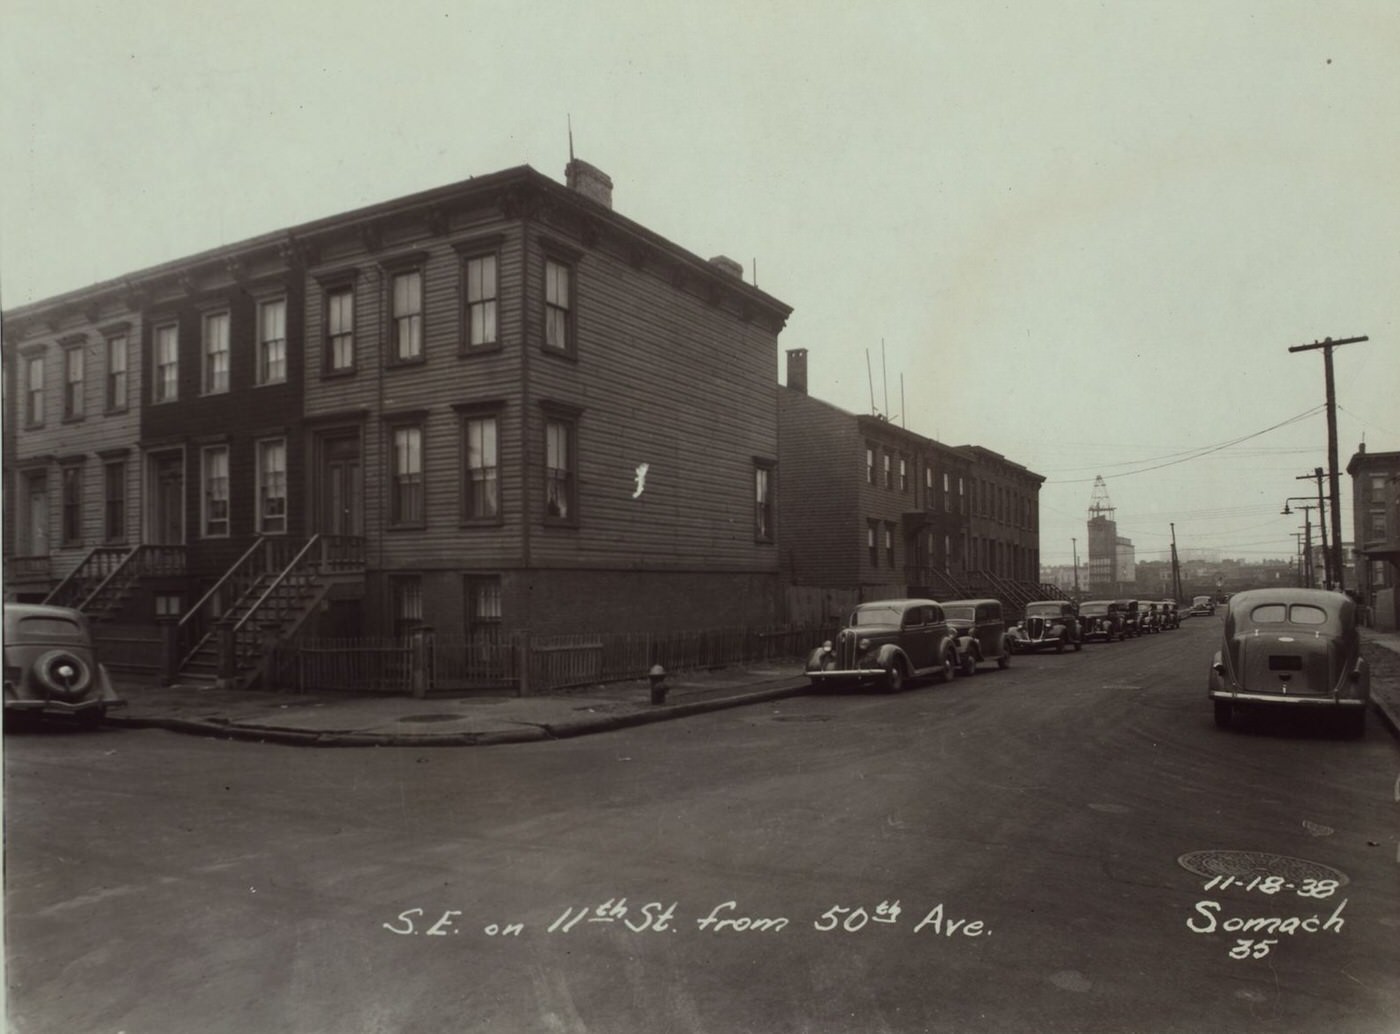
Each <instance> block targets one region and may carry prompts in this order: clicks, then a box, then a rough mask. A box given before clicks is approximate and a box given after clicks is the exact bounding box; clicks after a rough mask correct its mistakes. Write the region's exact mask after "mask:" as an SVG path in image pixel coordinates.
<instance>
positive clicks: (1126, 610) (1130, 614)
mask: <svg viewBox="0 0 1400 1034" xmlns="http://www.w3.org/2000/svg"><path fill="white" fill-rule="evenodd" d="M1114 602H1115V603H1117V604H1118V611H1119V613H1121V614H1122V615H1123V634H1124V635H1125V636H1140V635H1142V633H1143V627H1142V613H1141V611H1139V610H1138V601H1137V600H1115V601H1114Z"/></svg>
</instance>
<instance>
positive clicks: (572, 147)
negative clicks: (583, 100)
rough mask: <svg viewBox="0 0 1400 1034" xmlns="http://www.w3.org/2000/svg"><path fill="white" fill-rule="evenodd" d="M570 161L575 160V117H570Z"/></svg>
mask: <svg viewBox="0 0 1400 1034" xmlns="http://www.w3.org/2000/svg"><path fill="white" fill-rule="evenodd" d="M568 118H569V161H573V160H574V116H573V115H572V114H570V115H569V117H568Z"/></svg>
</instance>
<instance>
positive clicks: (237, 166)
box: [0, 0, 1400, 564]
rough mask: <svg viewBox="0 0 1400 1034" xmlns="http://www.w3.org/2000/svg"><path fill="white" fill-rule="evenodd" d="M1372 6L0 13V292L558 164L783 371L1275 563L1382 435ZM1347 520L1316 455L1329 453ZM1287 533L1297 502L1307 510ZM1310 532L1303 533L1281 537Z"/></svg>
mask: <svg viewBox="0 0 1400 1034" xmlns="http://www.w3.org/2000/svg"><path fill="white" fill-rule="evenodd" d="M1397 54H1400V5H1397V4H1395V3H1394V2H1393V0H1374V2H1345V0H1338V2H1329V3H1326V4H1322V3H1314V2H1308V3H1295V2H1289V0H1269V2H1253V0H1230V2H1229V3H1220V2H1209V3H1206V2H1199V0H1170V2H1160V3H1159V2H1152V0H1145V2H1134V3H1108V2H1087V0H1055V2H1049V0H1044V2H1042V0H1028V2H1021V3H991V2H972V0H968V2H945V0H922V2H893V0H867V2H863V3H860V4H851V3H849V2H842V3H837V2H833V0H806V2H796V0H793V2H765V0H707V2H706V3H693V2H688V3H671V2H662V0H613V2H606V0H604V2H595V3H589V4H580V3H574V2H554V0H550V2H540V0H527V2H476V0H466V2H457V3H447V2H436V0H395V3H393V4H385V3H382V2H375V3H369V2H366V0H337V2H334V3H331V2H325V0H296V2H293V3H288V2H286V0H277V2H267V0H245V2H242V3H239V4H223V5H217V6H214V5H196V4H187V3H176V2H174V0H124V2H122V3H111V2H103V0H87V2H84V3H80V4H79V3H72V2H70V0H0V305H3V306H4V307H5V308H9V307H12V306H15V305H19V304H23V303H26V302H30V301H36V300H39V299H42V298H45V297H48V296H51V295H54V294H58V293H61V292H63V291H67V290H72V289H76V288H81V287H84V286H87V285H88V284H91V283H94V282H96V281H100V280H104V279H107V278H110V277H115V276H120V275H122V274H125V273H129V272H133V271H135V270H137V269H140V268H143V267H145V266H149V265H154V264H157V263H160V262H165V261H168V260H171V259H176V258H179V257H181V256H184V255H188V254H192V253H194V252H198V251H202V250H204V249H207V248H211V247H216V246H218V245H221V244H227V243H232V242H235V241H239V240H242V239H245V238H248V237H252V236H256V235H258V234H261V233H265V232H270V231H273V230H277V229H280V228H283V227H287V226H291V225H294V224H297V223H301V222H306V221H309V220H313V219H318V218H321V217H325V216H329V215H334V214H336V213H338V212H342V211H345V210H348V209H351V208H355V207H358V206H362V205H368V204H373V203H375V202H379V201H384V200H388V199H391V198H394V197H399V196H402V195H404V194H408V193H412V192H415V191H419V190H426V189H430V188H433V187H437V186H442V185H445V184H448V183H452V182H456V181H458V180H462V179H465V178H467V177H469V176H476V175H483V174H486V173H490V172H494V171H497V170H500V169H504V168H508V167H511V166H515V165H522V164H528V165H531V166H533V167H534V168H536V169H537V170H539V171H540V172H542V173H544V174H546V175H548V176H551V177H553V178H555V179H558V180H561V181H562V179H563V172H564V166H565V164H566V162H567V161H568V157H569V127H570V125H572V133H573V145H574V150H575V153H576V154H577V155H578V157H580V158H583V159H586V160H587V161H589V162H591V163H592V164H594V165H596V166H598V167H599V168H601V169H603V170H604V171H606V172H607V173H608V174H609V175H610V176H611V177H612V179H613V182H614V191H613V203H614V207H615V208H616V210H618V211H619V212H621V213H622V214H624V215H626V216H628V217H629V218H631V219H633V220H636V221H637V222H640V223H642V224H643V225H645V226H647V227H649V228H650V229H652V230H654V231H656V232H658V233H660V234H661V235H662V236H664V237H666V238H668V239H669V240H671V241H673V242H675V243H677V244H679V245H681V246H682V247H684V248H687V249H688V250H690V251H692V252H695V253H697V254H699V255H701V256H702V257H706V258H708V257H711V256H714V255H719V254H724V255H728V256H730V257H732V258H734V259H737V260H738V261H740V262H742V263H743V264H744V266H745V269H746V278H747V279H748V280H749V281H750V282H754V281H755V278H756V281H757V283H758V286H759V287H761V288H762V289H763V290H765V291H767V292H768V293H770V294H772V295H775V296H776V297H778V298H779V299H781V300H782V301H784V302H786V303H787V304H788V305H791V306H792V307H793V310H794V311H793V315H792V317H791V318H790V319H789V321H788V324H787V327H786V328H785V329H784V331H783V332H782V334H781V335H780V337H779V346H778V348H779V356H778V371H779V378H780V379H782V378H783V376H784V365H785V363H784V359H783V355H782V352H783V350H785V349H789V348H805V349H807V350H808V351H809V370H810V372H809V390H810V392H811V394H813V395H815V396H817V397H819V398H822V399H825V400H826V401H828V402H831V403H833V404H835V405H837V406H840V407H842V408H844V409H847V410H850V411H851V412H855V413H867V412H871V411H872V410H873V411H877V412H879V413H882V414H883V415H885V416H887V417H889V418H890V419H891V420H893V421H895V422H896V423H899V424H901V425H903V426H905V427H907V428H909V429H910V430H912V431H915V432H917V433H920V434H923V435H927V436H929V437H932V438H936V439H937V440H939V441H942V442H945V443H947V444H950V445H961V444H978V445H982V446H985V447H987V448H990V449H993V450H996V451H997V452H1000V453H1002V454H1004V455H1006V456H1007V457H1008V458H1010V459H1012V460H1015V461H1016V462H1018V463H1021V464H1023V465H1024V466H1026V467H1029V468H1030V469H1031V470H1033V471H1035V472H1037V473H1039V474H1042V475H1043V476H1044V477H1045V478H1046V482H1045V485H1044V486H1043V488H1042V490H1041V496H1040V512H1041V558H1042V562H1043V563H1046V564H1055V563H1068V562H1069V559H1070V556H1071V553H1072V550H1073V549H1074V548H1075V545H1074V542H1073V540H1074V539H1077V540H1078V547H1077V548H1078V550H1079V555H1080V559H1081V562H1082V561H1083V559H1084V549H1085V541H1086V534H1085V520H1086V516H1087V509H1088V506H1089V502H1090V497H1091V492H1092V489H1093V481H1094V478H1095V476H1097V475H1102V476H1103V477H1104V479H1105V484H1106V486H1107V490H1108V494H1109V497H1110V501H1111V503H1112V505H1113V507H1114V510H1115V516H1116V518H1117V521H1118V524H1119V534H1121V535H1125V536H1127V537H1129V538H1131V539H1132V540H1133V542H1134V544H1135V546H1136V552H1137V558H1138V559H1139V560H1155V559H1164V558H1166V556H1167V553H1166V550H1167V547H1168V545H1169V543H1170V541H1171V533H1172V525H1173V524H1174V525H1175V535H1176V541H1177V545H1178V547H1179V548H1180V549H1181V550H1183V551H1186V550H1192V551H1196V550H1204V551H1210V552H1213V553H1217V554H1219V555H1220V556H1222V557H1234V558H1239V559H1245V560H1262V559H1266V558H1288V557H1292V556H1294V555H1295V554H1296V552H1297V547H1296V539H1295V538H1294V533H1295V532H1296V531H1298V530H1299V528H1300V525H1299V516H1300V515H1299V514H1296V513H1295V514H1294V515H1292V516H1284V515H1282V514H1280V512H1279V511H1280V510H1281V509H1282V506H1283V502H1284V500H1285V499H1286V498H1287V497H1289V496H1303V495H1309V494H1313V495H1315V492H1316V486H1315V484H1314V483H1313V482H1312V481H1298V480H1296V478H1298V476H1300V475H1305V474H1310V473H1311V472H1312V471H1313V469H1314V468H1315V467H1317V466H1324V467H1325V466H1326V464H1327V428H1326V418H1325V413H1324V410H1323V403H1324V400H1325V394H1324V378H1323V361H1322V358H1321V354H1320V353H1318V352H1307V353H1299V354H1290V353H1289V352H1288V348H1289V347H1290V346H1293V345H1302V344H1309V343H1311V342H1314V341H1319V340H1322V339H1323V338H1328V337H1331V338H1334V339H1341V338H1348V337H1359V336H1365V337H1367V338H1369V340H1368V341H1366V342H1362V343H1357V344H1352V345H1347V346H1345V347H1341V348H1338V349H1336V350H1335V353H1334V358H1335V372H1336V382H1337V400H1338V407H1339V408H1338V414H1337V423H1338V438H1339V456H1340V462H1341V465H1342V467H1343V468H1345V465H1346V462H1347V460H1348V458H1349V457H1350V456H1351V455H1352V453H1353V452H1354V451H1355V450H1356V447H1357V445H1358V443H1360V442H1362V441H1365V442H1366V444H1367V447H1368V448H1369V449H1370V450H1371V451H1373V452H1375V451H1388V450H1397V449H1400V403H1398V402H1397V399H1400V345H1397V335H1398V334H1400V61H1397V60H1396V55H1397ZM1341 494H1342V497H1343V522H1344V525H1345V527H1346V528H1347V529H1348V534H1350V527H1351V519H1350V505H1349V502H1350V479H1349V478H1347V477H1346V476H1345V474H1343V478H1342V493H1341ZM1314 518H1315V515H1314ZM1315 533H1316V529H1314V534H1315Z"/></svg>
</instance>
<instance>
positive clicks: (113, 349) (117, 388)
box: [106, 334, 126, 412]
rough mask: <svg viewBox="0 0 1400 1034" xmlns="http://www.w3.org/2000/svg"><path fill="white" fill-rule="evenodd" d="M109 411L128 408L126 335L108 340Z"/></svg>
mask: <svg viewBox="0 0 1400 1034" xmlns="http://www.w3.org/2000/svg"><path fill="white" fill-rule="evenodd" d="M106 387H107V410H108V411H109V412H111V411H114V410H121V409H125V408H126V335H125V334H121V335H118V336H117V337H111V338H108V339H107V386H106Z"/></svg>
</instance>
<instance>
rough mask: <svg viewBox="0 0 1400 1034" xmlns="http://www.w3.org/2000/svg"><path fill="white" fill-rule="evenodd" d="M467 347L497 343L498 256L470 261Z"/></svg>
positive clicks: (468, 261) (488, 256) (467, 272)
mask: <svg viewBox="0 0 1400 1034" xmlns="http://www.w3.org/2000/svg"><path fill="white" fill-rule="evenodd" d="M466 275H467V347H468V348H487V347H489V346H491V345H494V344H495V343H496V256H495V255H481V256H479V257H477V258H473V259H468V260H467V269H466Z"/></svg>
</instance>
